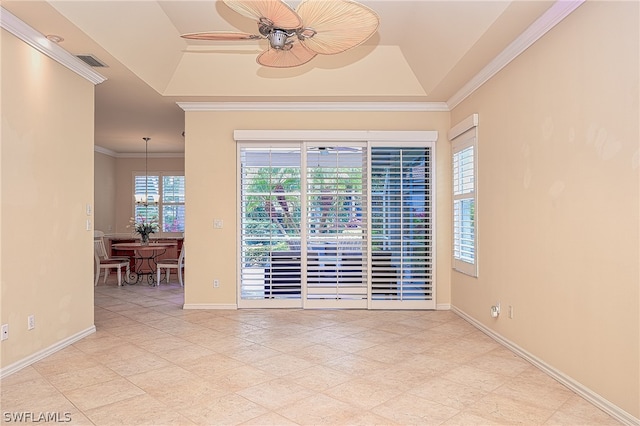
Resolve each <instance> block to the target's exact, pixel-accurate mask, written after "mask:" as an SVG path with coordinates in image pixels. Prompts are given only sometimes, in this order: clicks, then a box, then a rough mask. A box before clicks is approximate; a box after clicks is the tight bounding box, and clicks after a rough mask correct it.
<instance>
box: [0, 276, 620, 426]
mask: <svg viewBox="0 0 640 426" xmlns="http://www.w3.org/2000/svg"><path fill="white" fill-rule="evenodd" d="M182 294H183V293H182V290H181V289H180V287H179V286H178V285H177V284H170V285H168V286H167V285H162V286H160V287H159V288H156V287H148V286H146V285H137V286H125V287H122V288H118V287H117V286H116V285H115V282H112V283H109V282H108V283H107V285H103V284H102V283H100V285H99V286H98V287H97V288H96V290H95V324H96V328H97V332H96V333H95V334H93V335H91V336H89V337H86V338H84V339H83V340H81V341H79V342H77V343H75V344H74V345H72V346H70V347H67V348H65V349H63V350H61V351H59V352H57V353H55V354H53V355H52V356H50V357H48V358H46V359H44V360H42V361H39V362H37V363H35V364H33V365H31V366H29V367H27V368H24V369H23V370H20V371H19V372H17V373H14V374H13V375H11V376H9V377H7V378H5V379H4V380H3V381H2V399H1V402H2V408H1V410H2V423H11V422H13V421H12V419H10V418H9V417H8V416H11V415H15V414H16V413H17V414H20V413H32V415H33V416H34V417H38V416H40V415H42V413H44V414H45V415H54V416H57V420H59V421H62V420H69V419H70V420H71V421H70V422H68V423H67V424H74V425H76V424H78V425H81V424H88V425H91V424H93V425H117V424H122V425H135V424H138V425H294V424H302V425H374V424H375V425H410V424H420V425H436V424H445V425H461V424H465V425H490V424H530V425H543V424H544V425H611V424H619V423H618V422H617V421H616V420H615V419H613V418H612V417H610V416H608V415H607V414H605V413H604V412H602V411H601V410H599V409H598V408H596V407H594V406H593V405H591V404H590V403H588V402H587V401H585V400H584V399H582V398H581V397H579V396H577V395H576V394H574V393H573V392H571V391H570V390H568V389H567V388H565V387H564V386H563V385H561V384H559V383H557V382H556V381H555V380H553V379H552V378H550V377H548V376H547V375H545V374H544V373H542V372H541V371H539V370H538V369H537V368H536V367H534V366H532V365H530V364H529V363H528V362H526V361H524V360H522V359H521V358H519V357H517V356H516V355H514V354H513V353H512V352H510V351H509V350H507V349H505V348H504V347H502V346H500V345H499V344H498V343H496V342H495V341H493V340H492V339H490V338H489V337H487V336H486V335H485V334H483V333H482V332H480V331H478V330H477V329H475V328H474V327H473V326H471V325H470V324H468V323H467V322H465V321H464V320H462V319H461V318H460V317H458V316H457V315H455V314H454V313H452V312H444V311H438V312H433V311H354V310H345V311H339V310H307V311H305V310H238V311H229V310H226V311H219V310H215V311H214V310H207V311H198V310H182V309H181V306H182V303H183V295H182ZM51 413H53V414H51ZM54 420H55V419H54Z"/></svg>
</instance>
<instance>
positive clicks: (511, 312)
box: [509, 305, 513, 319]
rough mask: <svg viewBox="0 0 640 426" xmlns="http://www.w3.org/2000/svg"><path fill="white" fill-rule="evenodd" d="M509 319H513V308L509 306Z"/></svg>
mask: <svg viewBox="0 0 640 426" xmlns="http://www.w3.org/2000/svg"><path fill="white" fill-rule="evenodd" d="M509 319H513V306H511V305H509Z"/></svg>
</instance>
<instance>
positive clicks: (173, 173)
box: [131, 170, 186, 237]
mask: <svg viewBox="0 0 640 426" xmlns="http://www.w3.org/2000/svg"><path fill="white" fill-rule="evenodd" d="M138 176H142V177H144V176H158V194H154V195H157V197H158V225H159V227H160V230H159V231H158V232H157V233H156V235H158V236H161V237H176V236H181V235H182V234H184V231H177V232H164V231H163V230H162V229H163V227H164V225H163V223H162V218H163V209H164V206H165V205H166V206H176V205H184V206H185V209H186V200H185V202H184V203H174V202H170V203H165V202H164V200H163V197H162V185H163V183H164V181H163V178H164V177H165V176H182V177H184V171H160V170H154V171H152V172H148V173H145V172H144V171H141V172H138V171H134V172H133V176H132V179H131V183H132V188H131V191H132V193H133V194H135V193H136V177H138ZM185 186H186V183H185ZM133 198H134V197H132V199H133ZM135 215H136V204H135V203H133V214H132V217H135Z"/></svg>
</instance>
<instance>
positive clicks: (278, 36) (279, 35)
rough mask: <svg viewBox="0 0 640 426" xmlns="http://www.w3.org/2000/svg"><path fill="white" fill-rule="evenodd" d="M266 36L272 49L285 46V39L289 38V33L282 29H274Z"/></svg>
mask: <svg viewBox="0 0 640 426" xmlns="http://www.w3.org/2000/svg"><path fill="white" fill-rule="evenodd" d="M267 38H268V39H269V44H270V45H271V47H273V48H274V49H285V46H286V45H287V40H289V34H287V33H286V32H284V31H282V30H276V29H274V30H273V31H271V33H270V34H269V35H268V36H267Z"/></svg>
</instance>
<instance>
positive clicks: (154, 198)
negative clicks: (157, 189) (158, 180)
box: [133, 137, 158, 207]
mask: <svg viewBox="0 0 640 426" xmlns="http://www.w3.org/2000/svg"><path fill="white" fill-rule="evenodd" d="M142 140H143V141H144V195H142V194H137V193H136V194H134V195H133V196H134V198H135V200H136V204H137V205H139V206H145V207H147V206H150V205H152V206H155V205H157V204H158V194H149V168H148V164H149V141H150V140H151V138H149V137H144V138H142ZM136 189H137V185H136Z"/></svg>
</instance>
